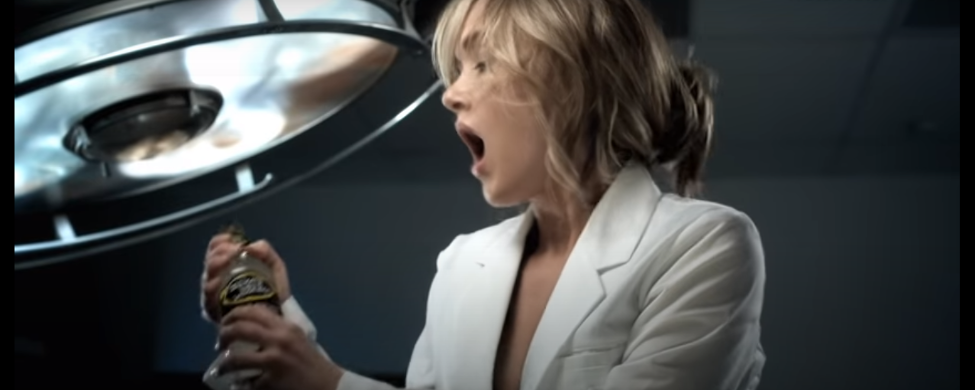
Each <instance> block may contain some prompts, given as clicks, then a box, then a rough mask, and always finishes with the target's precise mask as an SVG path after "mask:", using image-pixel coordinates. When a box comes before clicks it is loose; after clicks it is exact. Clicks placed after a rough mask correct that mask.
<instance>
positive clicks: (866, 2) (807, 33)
mask: <svg viewBox="0 0 977 391" xmlns="http://www.w3.org/2000/svg"><path fill="white" fill-rule="evenodd" d="M896 4H897V1H895V0H735V1H731V0H696V1H694V2H693V5H692V36H693V37H695V38H712V37H727V38H728V37H742V36H759V37H785V36H786V37H791V38H793V37H798V36H802V37H836V36H846V37H847V36H874V35H878V34H880V33H882V32H883V31H884V30H885V28H886V26H887V25H888V23H889V21H890V20H891V15H892V12H893V11H894V10H896V9H897V7H896Z"/></svg>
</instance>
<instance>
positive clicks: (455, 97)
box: [441, 83, 467, 113]
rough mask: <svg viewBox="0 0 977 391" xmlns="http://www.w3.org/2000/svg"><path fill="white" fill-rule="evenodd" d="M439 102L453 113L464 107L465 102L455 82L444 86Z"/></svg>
mask: <svg viewBox="0 0 977 391" xmlns="http://www.w3.org/2000/svg"><path fill="white" fill-rule="evenodd" d="M441 104H442V105H444V107H445V108H447V109H448V110H451V111H452V112H454V113H458V112H459V111H461V110H464V109H465V107H466V106H467V104H466V103H465V99H464V98H462V93H461V91H459V88H458V84H457V83H455V84H452V85H450V86H448V87H446V88H445V90H444V94H441Z"/></svg>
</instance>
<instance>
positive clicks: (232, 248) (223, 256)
mask: <svg viewBox="0 0 977 391" xmlns="http://www.w3.org/2000/svg"><path fill="white" fill-rule="evenodd" d="M240 251H241V245H240V244H236V243H232V242H224V243H220V244H218V245H216V246H214V247H213V248H212V249H210V250H208V252H207V258H206V262H207V264H206V275H207V277H208V278H210V277H216V276H217V275H219V274H220V272H221V270H224V268H226V267H227V265H228V264H230V262H231V258H233V257H234V255H235V254H237V253H238V252H240Z"/></svg>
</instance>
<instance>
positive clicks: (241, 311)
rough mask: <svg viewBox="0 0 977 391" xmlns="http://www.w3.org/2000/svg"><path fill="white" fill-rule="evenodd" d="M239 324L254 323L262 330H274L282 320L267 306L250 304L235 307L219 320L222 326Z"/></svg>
mask: <svg viewBox="0 0 977 391" xmlns="http://www.w3.org/2000/svg"><path fill="white" fill-rule="evenodd" d="M241 322H244V323H247V322H250V323H255V324H258V325H260V326H261V327H264V328H269V329H274V328H275V327H276V326H278V323H280V322H282V318H281V317H280V316H278V314H276V313H275V312H274V311H273V310H272V309H271V308H270V307H268V306H267V305H263V304H252V305H243V306H240V307H237V308H235V309H234V310H232V311H231V312H230V313H228V314H227V315H225V316H224V318H223V319H221V325H223V326H232V325H234V324H235V323H241Z"/></svg>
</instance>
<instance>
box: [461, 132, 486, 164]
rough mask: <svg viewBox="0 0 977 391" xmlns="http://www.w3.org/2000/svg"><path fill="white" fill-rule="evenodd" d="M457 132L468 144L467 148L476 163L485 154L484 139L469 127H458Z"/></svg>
mask: <svg viewBox="0 0 977 391" xmlns="http://www.w3.org/2000/svg"><path fill="white" fill-rule="evenodd" d="M458 134H459V135H460V136H461V141H464V142H465V145H467V146H468V150H469V151H471V153H472V158H474V159H475V162H476V163H478V162H480V161H481V160H482V157H484V156H485V141H484V140H482V138H481V137H478V135H476V134H475V132H473V131H471V129H459V131H458Z"/></svg>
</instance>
